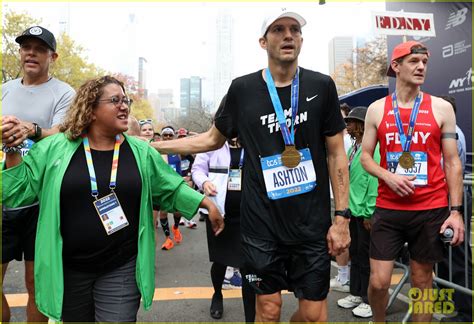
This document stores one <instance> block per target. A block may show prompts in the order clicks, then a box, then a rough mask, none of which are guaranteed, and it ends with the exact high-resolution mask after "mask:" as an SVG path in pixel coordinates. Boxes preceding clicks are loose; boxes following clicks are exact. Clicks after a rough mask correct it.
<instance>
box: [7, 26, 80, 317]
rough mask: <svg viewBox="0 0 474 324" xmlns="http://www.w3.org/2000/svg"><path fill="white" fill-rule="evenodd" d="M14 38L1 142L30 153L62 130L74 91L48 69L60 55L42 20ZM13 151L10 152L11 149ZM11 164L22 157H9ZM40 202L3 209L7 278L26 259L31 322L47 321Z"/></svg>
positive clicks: (52, 36)
mask: <svg viewBox="0 0 474 324" xmlns="http://www.w3.org/2000/svg"><path fill="white" fill-rule="evenodd" d="M15 41H16V42H17V43H18V44H19V45H20V50H19V53H20V64H21V68H22V70H23V77H21V78H18V79H15V80H11V81H8V82H6V83H5V84H3V86H2V88H3V91H2V106H3V119H2V142H3V147H2V149H3V151H4V152H5V151H7V150H15V151H21V153H22V155H25V154H27V153H28V150H29V148H30V147H31V146H32V145H33V144H34V142H36V141H39V140H41V139H43V138H45V137H47V136H49V135H52V134H55V133H57V132H58V127H59V124H60V123H61V122H62V120H63V118H64V116H65V114H66V111H67V109H68V108H69V105H70V103H71V101H72V99H73V97H74V95H75V92H74V90H73V89H72V88H71V87H70V86H69V85H68V84H66V83H64V82H62V81H59V80H57V79H55V78H53V77H51V76H50V75H49V67H50V65H51V64H52V63H53V62H54V61H56V60H57V59H58V54H57V53H56V39H55V38H54V35H53V34H52V33H51V32H50V31H49V30H47V29H46V28H43V27H41V26H33V27H30V28H28V29H26V30H25V31H24V32H23V33H22V34H21V35H20V36H18V37H17V38H16V39H15ZM8 156H9V155H8ZM5 163H6V164H7V165H8V167H11V166H13V165H15V164H17V163H19V161H12V160H10V159H9V158H7V159H6V161H5ZM38 208H39V207H38V204H37V203H34V204H33V205H31V206H29V207H26V208H23V209H15V210H5V209H4V210H3V213H2V220H3V226H2V278H4V277H5V273H6V269H7V266H8V263H9V262H10V261H12V260H14V259H16V260H18V261H21V260H22V259H23V257H24V259H25V281H26V288H27V290H28V304H27V308H26V314H27V321H28V322H42V321H47V318H46V317H45V316H43V315H42V314H41V313H40V312H39V311H38V310H37V308H36V305H35V295H34V275H33V269H34V262H33V260H34V249H35V248H34V246H35V237H36V223H37V220H38ZM9 320H10V309H9V306H8V303H7V301H6V299H5V295H3V294H2V321H3V322H8V321H9Z"/></svg>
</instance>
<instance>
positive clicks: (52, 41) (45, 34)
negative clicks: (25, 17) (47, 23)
mask: <svg viewBox="0 0 474 324" xmlns="http://www.w3.org/2000/svg"><path fill="white" fill-rule="evenodd" d="M28 38H37V39H39V40H42V41H43V42H44V43H45V44H46V45H47V46H48V47H49V48H50V49H52V50H53V51H54V52H56V38H54V35H53V33H52V32H50V31H49V30H47V29H46V28H44V27H41V26H33V27H30V28H28V29H27V30H25V31H24V32H23V33H22V34H21V35H20V36H18V37H17V38H15V42H17V43H18V44H20V45H21V43H23V42H24V41H25V40H26V39H28Z"/></svg>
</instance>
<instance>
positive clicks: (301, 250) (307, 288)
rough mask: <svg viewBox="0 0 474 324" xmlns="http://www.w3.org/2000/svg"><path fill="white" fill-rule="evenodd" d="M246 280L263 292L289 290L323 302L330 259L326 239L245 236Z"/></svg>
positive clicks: (262, 293) (243, 246) (328, 277)
mask: <svg viewBox="0 0 474 324" xmlns="http://www.w3.org/2000/svg"><path fill="white" fill-rule="evenodd" d="M242 250H243V258H244V268H245V269H246V272H247V274H246V275H245V279H246V280H247V281H248V282H249V284H250V285H251V286H252V287H253V289H254V290H255V292H256V293H257V294H260V295H267V294H273V293H276V292H279V291H281V290H284V289H287V290H290V291H293V292H294V294H295V296H296V297H297V298H303V299H307V300H313V301H320V300H324V299H326V297H327V294H328V292H329V279H330V270H331V258H330V255H329V254H328V248H327V243H326V239H325V238H324V239H322V240H321V241H318V242H305V243H302V244H282V243H277V242H274V241H266V240H261V239H257V238H251V237H248V236H245V235H242Z"/></svg>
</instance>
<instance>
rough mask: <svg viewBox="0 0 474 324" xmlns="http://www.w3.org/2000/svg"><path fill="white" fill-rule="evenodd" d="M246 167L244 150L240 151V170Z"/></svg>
mask: <svg viewBox="0 0 474 324" xmlns="http://www.w3.org/2000/svg"><path fill="white" fill-rule="evenodd" d="M243 166H244V149H243V148H241V149H240V161H239V169H242V167H243Z"/></svg>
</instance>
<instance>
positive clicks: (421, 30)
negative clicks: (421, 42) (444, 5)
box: [372, 11, 436, 37]
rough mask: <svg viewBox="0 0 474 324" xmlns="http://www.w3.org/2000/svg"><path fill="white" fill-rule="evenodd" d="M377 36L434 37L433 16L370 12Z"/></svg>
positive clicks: (416, 13)
mask: <svg viewBox="0 0 474 324" xmlns="http://www.w3.org/2000/svg"><path fill="white" fill-rule="evenodd" d="M372 21H373V22H374V23H375V25H374V28H375V33H376V34H379V35H399V36H420V37H436V31H435V25H434V18H433V14H431V13H419V12H402V11H398V12H395V11H384V12H372Z"/></svg>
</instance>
